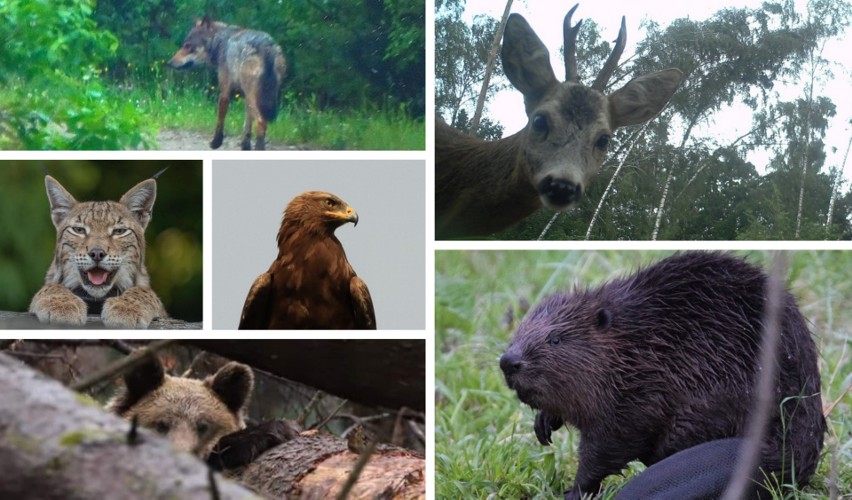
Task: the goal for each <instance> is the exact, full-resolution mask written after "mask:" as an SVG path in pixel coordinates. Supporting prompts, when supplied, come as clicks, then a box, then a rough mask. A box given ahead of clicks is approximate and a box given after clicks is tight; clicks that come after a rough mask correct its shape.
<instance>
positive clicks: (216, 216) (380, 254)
mask: <svg viewBox="0 0 852 500" xmlns="http://www.w3.org/2000/svg"><path fill="white" fill-rule="evenodd" d="M424 177H425V173H424V162H423V161H402V160H393V161H359V160H344V161H331V160H287V161H214V162H213V328H214V329H236V328H237V325H238V324H239V319H240V313H241V311H242V308H243V303H244V302H245V299H246V295H247V294H248V291H249V288H250V287H251V284H252V282H254V279H255V278H257V276H258V275H259V274H261V273H264V272H266V270H267V269H269V265H270V264H271V263H272V261H273V260H274V259H275V258H276V257H277V256H278V246H277V243H276V241H275V239H276V235H277V234H278V228H279V226H280V225H281V214H282V213H283V212H284V207H285V206H286V205H287V203H289V202H290V200H292V199H293V198H294V197H295V196H297V195H299V194H300V193H302V192H304V191H327V192H330V193H332V194H335V195H337V196H338V197H340V198H341V199H342V200H343V201H345V202H346V203H348V204H349V205H350V206H351V207H352V208H354V209H355V211H356V212H358V217H359V221H358V226H357V227H355V226H353V225H352V224H344V225H343V226H341V227H340V228H338V229H337V231H336V232H335V234H336V235H337V238H338V239H339V240H340V242H341V243H342V244H343V248H344V249H345V250H346V256H347V258H348V259H349V263H350V264H352V267H353V268H354V269H355V272H356V273H357V274H358V276H360V277H361V278H362V279H363V280H364V281H365V282H366V283H367V287H368V288H369V289H370V295H371V296H372V298H373V305H374V307H375V310H376V323H377V325H378V328H379V329H393V330H412V329H423V328H425V327H426V312H425V309H424V307H425V305H424V304H425V303H426V296H425V287H426V284H425V272H426V260H425V259H426V256H425V245H426V241H425V239H426V237H425V227H424V224H425V219H426V214H425V209H424V205H425V201H426V200H425V191H424Z"/></svg>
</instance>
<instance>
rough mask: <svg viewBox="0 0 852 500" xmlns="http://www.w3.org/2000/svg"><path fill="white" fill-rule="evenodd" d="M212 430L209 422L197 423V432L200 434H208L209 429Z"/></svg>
mask: <svg viewBox="0 0 852 500" xmlns="http://www.w3.org/2000/svg"><path fill="white" fill-rule="evenodd" d="M209 430H210V425H209V424H208V423H207V422H198V423H197V424H196V425H195V432H197V433H198V435H199V436H204V435H206V434H207V431H209Z"/></svg>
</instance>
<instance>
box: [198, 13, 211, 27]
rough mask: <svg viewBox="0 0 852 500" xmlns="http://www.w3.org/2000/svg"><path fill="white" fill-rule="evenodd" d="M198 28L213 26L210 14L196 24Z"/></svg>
mask: <svg viewBox="0 0 852 500" xmlns="http://www.w3.org/2000/svg"><path fill="white" fill-rule="evenodd" d="M195 25H196V26H204V27H205V28H209V27H210V26H212V25H213V18H212V17H210V15H209V14H206V15H205V16H204V17H202V18H201V19H199V20H198V21H196V22H195Z"/></svg>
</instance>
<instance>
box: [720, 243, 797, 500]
mask: <svg viewBox="0 0 852 500" xmlns="http://www.w3.org/2000/svg"><path fill="white" fill-rule="evenodd" d="M786 268H787V259H786V255H785V254H784V252H774V253H773V254H772V270H771V272H770V274H769V279H768V280H767V283H766V301H765V302H764V303H765V306H764V309H763V332H762V334H761V337H760V365H759V366H760V368H761V369H760V371H759V376H758V379H757V380H756V381H755V391H754V395H755V402H754V408H753V410H752V414H751V417H750V418H749V421H748V424H747V425H748V427H747V429H746V438H745V440H744V442H743V444H742V446H741V447H740V450H739V456H738V458H737V462H736V465H735V467H734V474H733V476H732V477H731V481H730V482H729V483H728V487H727V488H725V494H724V496H723V497H722V498H724V499H725V500H739V499H741V498H744V493H745V492H746V488H747V487H748V486H749V483H750V482H751V481H752V475H753V473H754V471H755V470H757V467H758V462H759V460H760V450H761V448H762V443H763V439H764V437H765V436H766V427H767V425H766V424H767V423H768V422H769V414H770V411H771V410H772V406H773V404H774V396H775V390H774V388H773V386H774V384H775V377H776V375H777V374H778V363H777V359H778V343H779V342H780V339H781V313H782V309H781V308H782V302H783V296H784V295H783V294H784V276H785V274H786Z"/></svg>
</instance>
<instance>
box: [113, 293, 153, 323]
mask: <svg viewBox="0 0 852 500" xmlns="http://www.w3.org/2000/svg"><path fill="white" fill-rule="evenodd" d="M153 319H154V316H153V315H152V314H150V313H148V312H147V311H145V310H143V309H142V308H140V307H139V304H137V303H136V302H135V301H132V300H127V298H126V297H125V296H119V297H113V298H111V299H107V300H106V302H104V308H103V311H102V312H101V320H103V322H104V326H106V327H107V328H148V325H149V324H151V320H153Z"/></svg>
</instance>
